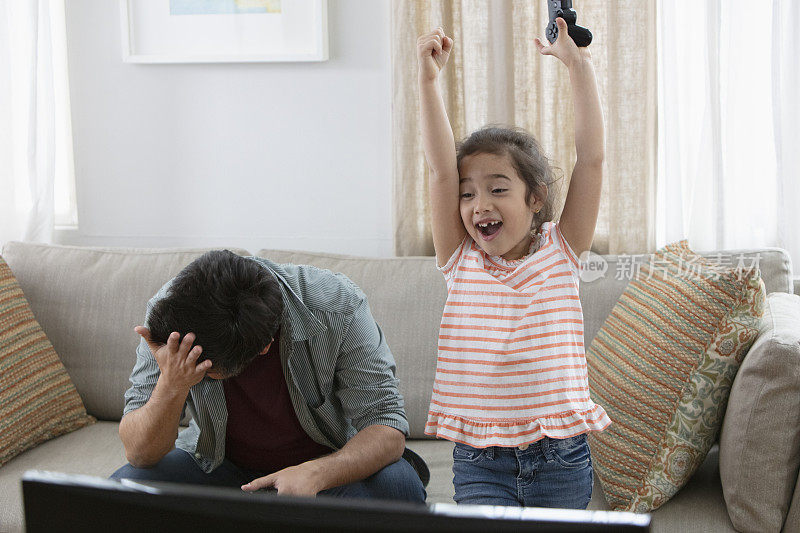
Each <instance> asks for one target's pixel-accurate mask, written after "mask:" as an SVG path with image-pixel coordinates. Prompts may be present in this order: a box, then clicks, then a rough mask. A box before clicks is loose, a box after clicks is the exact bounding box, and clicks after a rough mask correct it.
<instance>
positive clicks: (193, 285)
mask: <svg viewBox="0 0 800 533" xmlns="http://www.w3.org/2000/svg"><path fill="white" fill-rule="evenodd" d="M282 313H283V298H282V296H281V289H280V286H279V285H278V280H277V279H276V278H275V276H274V275H273V274H272V273H271V272H270V271H269V270H268V269H267V268H266V267H264V266H263V265H261V264H259V263H258V262H257V261H254V260H253V259H247V258H245V257H241V256H238V255H236V254H234V253H233V252H230V251H228V250H215V251H212V252H207V253H205V254H203V255H202V256H200V257H199V258H197V259H195V260H194V261H192V262H191V263H190V264H189V265H187V266H186V267H185V268H184V269H183V270H181V271H180V273H179V274H178V275H177V276H176V277H175V279H174V280H173V282H172V285H171V286H170V287H169V289H168V291H167V296H166V298H163V299H161V300H158V301H157V302H156V303H155V305H154V306H153V308H152V309H151V310H150V314H149V315H148V318H147V327H148V328H149V329H150V334H151V338H152V339H153V340H154V341H155V342H159V343H166V342H167V337H169V334H170V333H172V332H173V331H177V332H178V333H180V335H181V339H183V336H184V335H186V334H187V333H190V332H191V333H194V334H195V335H196V339H195V342H194V343H195V344H199V345H200V346H202V347H203V353H202V354H201V356H200V358H199V359H198V363H199V362H200V361H203V360H205V359H210V360H211V362H212V364H213V368H212V369H213V370H214V371H217V372H220V373H221V374H222V375H223V376H226V377H228V376H235V375H237V374H239V373H241V371H242V370H244V368H245V367H246V366H247V365H248V364H249V363H250V362H251V361H252V360H253V358H255V356H256V355H258V353H259V352H261V350H263V349H264V348H265V347H266V346H267V345H268V344H269V343H270V341H271V340H272V339H273V337H274V336H275V333H276V332H277V330H278V327H279V326H280V322H281V315H282Z"/></svg>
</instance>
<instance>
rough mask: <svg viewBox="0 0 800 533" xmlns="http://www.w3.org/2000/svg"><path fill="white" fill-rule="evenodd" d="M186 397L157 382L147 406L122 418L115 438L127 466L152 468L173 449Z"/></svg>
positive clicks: (181, 392) (178, 391)
mask: <svg viewBox="0 0 800 533" xmlns="http://www.w3.org/2000/svg"><path fill="white" fill-rule="evenodd" d="M187 395H188V391H182V390H177V389H175V388H171V387H169V386H168V385H166V384H164V383H163V382H162V380H161V379H159V380H158V382H157V383H156V386H155V388H154V389H153V393H152V395H151V396H150V399H149V400H147V403H146V404H144V405H143V406H142V407H140V408H138V409H136V410H134V411H131V412H129V413H128V414H126V415H125V416H124V417H122V420H121V421H120V423H119V437H120V440H122V444H123V446H124V447H125V456H126V458H127V459H128V462H129V463H131V464H132V465H133V466H136V467H139V468H143V467H148V466H152V465H154V464H156V463H157V462H158V461H160V460H161V458H162V457H164V456H165V455H166V454H167V453H168V452H169V451H170V450H171V449H172V448H173V446H174V445H175V437H176V436H177V435H178V424H179V423H180V417H181V412H182V411H183V406H184V404H185V402H186V396H187Z"/></svg>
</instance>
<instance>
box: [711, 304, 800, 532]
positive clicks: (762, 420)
mask: <svg viewBox="0 0 800 533" xmlns="http://www.w3.org/2000/svg"><path fill="white" fill-rule="evenodd" d="M719 462H720V477H721V479H722V488H723V492H724V494H725V501H726V503H727V505H728V514H729V515H730V517H731V522H733V524H734V525H735V526H736V528H737V529H739V530H741V531H780V529H781V527H782V526H783V524H784V521H785V519H786V515H787V512H788V510H789V503H790V501H791V499H792V493H793V491H794V489H795V483H796V482H797V474H798V468H800V297H798V296H797V295H794V294H785V293H773V294H770V295H769V297H768V298H767V306H766V312H765V314H764V317H763V319H762V320H761V322H760V325H759V335H758V339H757V340H756V342H755V343H754V344H753V347H752V348H751V349H750V352H749V353H748V354H747V357H746V358H745V360H744V362H743V363H742V367H741V368H740V369H739V373H738V375H737V376H736V380H735V381H734V382H733V386H732V388H731V395H730V399H729V401H728V409H727V412H726V413H725V421H724V423H723V425H722V433H721V434H720V455H719Z"/></svg>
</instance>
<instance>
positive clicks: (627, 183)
mask: <svg viewBox="0 0 800 533" xmlns="http://www.w3.org/2000/svg"><path fill="white" fill-rule="evenodd" d="M392 6H393V12H392V61H393V83H392V86H393V90H394V92H393V100H392V128H393V140H394V151H393V176H394V185H393V187H394V188H393V191H394V213H393V225H394V241H395V253H396V254H397V255H399V256H402V255H433V253H434V252H433V241H432V237H431V232H430V206H429V204H428V185H427V179H428V169H427V164H426V163H425V159H424V155H423V152H422V144H421V139H420V128H419V104H418V101H417V99H418V96H417V59H416V38H417V36H418V35H419V34H421V33H423V32H427V31H429V30H430V29H432V28H434V27H436V26H439V25H441V26H442V27H444V28H445V30H446V32H447V33H448V35H452V36H453V37H454V38H455V48H454V52H453V55H451V58H450V61H449V62H448V66H447V68H446V70H445V72H444V73H443V76H442V78H441V81H442V88H443V92H444V95H445V106H446V108H447V112H448V116H449V118H450V123H451V125H452V127H453V132H454V134H455V138H456V140H459V139H463V138H464V137H466V136H467V135H468V134H469V133H470V132H472V131H474V130H476V129H478V128H480V127H482V126H484V125H486V124H489V123H499V124H509V125H514V126H519V127H523V128H525V129H527V130H528V131H530V132H531V133H533V134H534V135H535V136H536V137H537V139H539V141H540V142H541V144H542V146H543V148H544V150H545V152H546V153H547V154H548V155H549V157H550V158H551V159H552V160H553V163H554V166H555V167H557V168H558V169H560V174H561V175H562V176H563V177H562V179H561V180H560V181H559V185H558V187H557V190H556V191H553V192H554V194H556V195H557V198H558V201H557V204H558V207H559V209H557V212H560V207H561V206H563V200H564V194H565V193H566V191H567V189H568V185H569V178H570V174H571V171H572V167H573V166H574V163H575V157H576V156H575V141H574V128H573V109H572V95H571V90H570V85H569V76H568V72H567V69H566V67H564V65H562V64H561V62H560V61H559V60H557V59H555V58H553V57H544V56H541V55H540V54H539V53H538V51H537V50H536V46H535V44H534V42H533V39H534V37H537V36H538V37H540V38H544V28H545V26H546V25H547V21H548V14H547V5H546V3H545V2H530V1H527V0H434V1H431V2H427V1H421V0H419V1H418V0H408V1H397V2H393V4H392ZM574 6H575V9H576V11H577V13H578V24H581V25H584V26H586V27H588V28H589V29H591V30H592V33H593V34H594V40H593V42H592V45H591V51H592V57H593V61H594V64H595V70H596V73H597V77H598V89H599V91H600V98H601V103H602V106H603V113H604V117H605V125H606V166H605V169H604V170H605V171H604V182H603V195H602V199H601V207H600V215H599V218H598V222H597V229H596V231H595V239H594V244H593V245H592V249H593V250H594V251H595V252H598V253H635V252H643V251H647V250H650V249H651V248H652V247H653V246H654V243H655V225H654V220H655V217H654V209H655V202H654V200H655V170H656V144H657V138H656V133H657V126H656V109H657V106H656V92H655V88H656V70H655V68H656V36H655V23H656V22H655V12H656V6H655V0H647V1H642V2H637V9H636V11H635V16H634V17H633V18H625V19H624V20H625V21H626V22H625V28H624V31H620V24H622V22H621V21H622V19H621V18H620V15H619V13H622V12H630V4H629V3H627V2H622V1H621V0H602V1H593V2H588V1H585V2H575V3H574Z"/></svg>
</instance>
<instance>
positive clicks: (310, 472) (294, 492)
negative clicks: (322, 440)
mask: <svg viewBox="0 0 800 533" xmlns="http://www.w3.org/2000/svg"><path fill="white" fill-rule="evenodd" d="M318 480H319V466H318V463H315V461H308V462H305V463H301V464H299V465H297V466H290V467H289V468H284V469H283V470H278V471H277V472H275V473H272V474H270V475H268V476H264V477H260V478H258V479H254V480H253V481H251V482H250V483H248V484H246V485H242V490H243V491H246V492H253V491H256V490H259V489H268V488H274V489H277V491H278V494H282V495H285V496H316V495H317V493H318V492H319V491H320V490H321V489H320V486H319V484H318V483H317V481H318Z"/></svg>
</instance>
